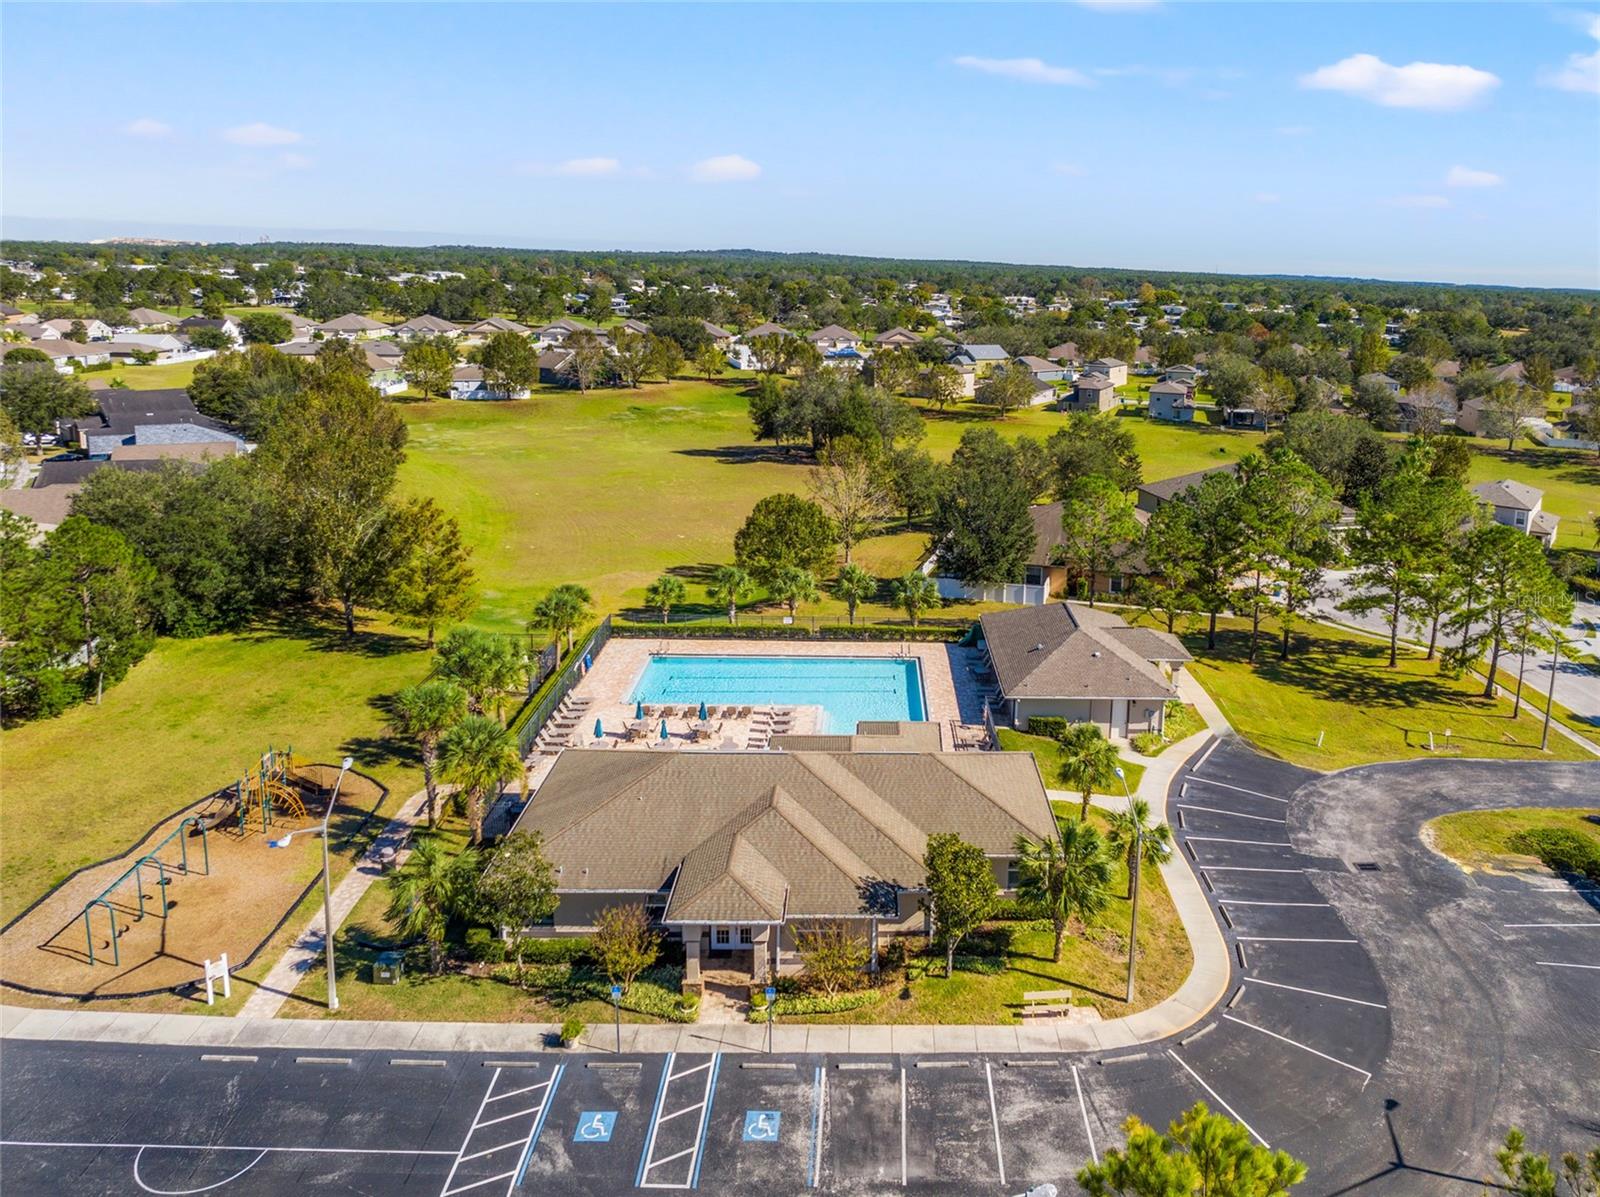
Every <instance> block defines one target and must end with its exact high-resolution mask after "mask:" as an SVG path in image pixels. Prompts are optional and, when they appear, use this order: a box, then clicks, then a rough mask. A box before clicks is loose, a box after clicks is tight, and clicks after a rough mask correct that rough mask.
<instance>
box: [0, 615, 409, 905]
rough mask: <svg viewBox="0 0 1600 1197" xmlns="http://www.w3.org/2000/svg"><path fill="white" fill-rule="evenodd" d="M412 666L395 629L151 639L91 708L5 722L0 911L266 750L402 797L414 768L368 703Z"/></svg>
mask: <svg viewBox="0 0 1600 1197" xmlns="http://www.w3.org/2000/svg"><path fill="white" fill-rule="evenodd" d="M425 669H426V657H425V655H424V651H423V649H422V646H421V642H420V641H417V640H413V639H411V638H409V637H398V636H388V635H381V634H376V633H368V634H363V635H361V636H359V637H358V638H357V640H356V642H355V645H354V647H346V645H345V642H344V640H343V638H342V636H340V635H338V634H336V633H333V632H330V631H328V630H326V629H325V628H323V627H322V626H320V625H317V624H313V623H306V622H298V621H285V622H281V623H276V624H273V625H269V626H263V627H261V628H260V629H258V630H256V631H253V632H250V633H246V634H242V635H237V636H210V637H205V638H202V639H197V640H163V641H161V642H160V643H159V644H158V646H157V647H156V649H155V651H154V652H152V653H151V654H150V655H149V656H148V657H146V658H145V659H144V661H142V662H141V663H140V664H139V665H137V666H136V667H135V668H134V669H133V671H132V672H131V673H130V674H129V676H128V677H127V679H126V680H124V681H123V682H122V683H121V684H120V685H117V686H114V687H111V688H109V689H107V690H106V693H105V701H104V703H103V705H101V706H99V707H96V706H92V705H84V706H79V707H75V708H74V709H72V710H70V711H68V712H67V713H66V714H64V715H62V716H60V717H59V718H56V719H47V720H43V721H40V722H37V723H30V724H27V725H25V726H22V727H18V728H13V729H10V730H8V731H7V732H6V733H5V801H4V802H3V803H0V841H3V842H4V844H5V852H4V855H3V857H0V918H5V919H9V918H10V917H11V916H13V915H15V914H16V913H17V912H18V911H19V910H21V909H22V907H23V906H24V905H26V904H27V903H28V902H30V901H32V900H33V899H34V898H35V897H37V896H38V895H39V894H41V893H43V892H44V891H45V890H46V889H48V888H50V887H51V886H52V885H54V884H55V883H56V882H57V881H59V880H60V879H61V878H62V877H63V876H65V875H66V874H67V873H68V872H70V871H71V870H73V869H75V868H77V867H79V866H80V865H84V864H88V863H90V862H92V861H96V860H100V859H102V858H104V857H107V856H112V855H115V854H116V853H118V852H120V851H122V850H123V849H125V848H126V847H127V846H128V845H130V844H131V843H133V842H134V840H136V839H137V838H138V837H139V836H140V835H141V834H143V832H144V831H145V829H146V828H148V827H149V826H150V825H152V824H153V823H155V822H156V821H157V820H159V819H160V818H161V817H162V816H164V815H166V814H168V813H169V812H171V811H174V810H176V809H178V808H179V807H181V806H185V805H187V804H188V803H190V802H192V801H194V800H195V799H197V798H199V797H202V796H203V795H205V794H207V793H210V792H211V791H212V790H215V789H217V788H218V787H220V786H223V785H226V784H228V783H230V782H231V781H235V780H237V779H238V777H239V775H240V774H241V773H242V772H244V770H245V769H247V768H250V767H252V766H253V765H254V764H255V762H256V758H257V757H258V756H259V755H260V754H261V753H262V752H264V751H265V750H266V749H267V747H268V746H269V745H276V746H279V747H285V746H292V747H293V749H294V751H295V753H296V755H299V756H306V757H310V758H312V759H315V760H319V761H336V760H338V759H339V758H340V757H341V756H343V755H344V754H345V753H349V754H351V755H353V756H354V757H355V759H356V762H357V768H359V769H361V770H363V771H364V772H368V773H370V774H371V775H372V776H374V777H376V778H377V779H378V780H379V781H380V782H382V783H383V784H385V785H387V786H388V787H389V788H390V791H391V794H390V798H389V802H390V805H391V806H392V805H394V804H395V803H396V802H398V801H399V800H400V799H403V798H405V797H408V796H409V795H410V794H412V793H413V792H415V791H416V790H417V789H418V788H420V786H421V781H420V774H419V772H418V770H417V769H416V767H415V766H414V765H413V764H412V761H411V759H410V756H409V750H407V749H405V748H404V747H402V746H400V745H397V744H396V743H395V742H393V741H392V740H390V739H388V738H387V737H386V736H385V735H384V732H383V724H384V716H383V714H382V712H381V710H380V709H379V708H378V706H377V705H375V699H378V698H379V697H380V696H382V695H385V694H387V693H390V692H392V691H393V690H395V689H396V688H398V687H399V686H402V685H405V684H407V683H409V682H411V681H414V680H416V679H417V678H419V677H421V676H422V674H423V672H424V671H425Z"/></svg>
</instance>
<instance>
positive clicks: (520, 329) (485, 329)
mask: <svg viewBox="0 0 1600 1197" xmlns="http://www.w3.org/2000/svg"><path fill="white" fill-rule="evenodd" d="M557 323H558V324H559V323H566V324H572V321H570V320H568V321H557ZM572 327H573V328H582V327H583V326H582V325H581V324H572ZM462 331H463V332H469V333H497V332H513V333H527V332H528V331H529V329H528V326H527V325H526V324H518V323H517V322H516V321H515V320H507V319H506V318H505V317H504V316H489V317H487V318H486V319H483V320H479V321H477V322H476V323H473V324H469V325H467V326H466V328H464V329H462Z"/></svg>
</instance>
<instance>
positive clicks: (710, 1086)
mask: <svg viewBox="0 0 1600 1197" xmlns="http://www.w3.org/2000/svg"><path fill="white" fill-rule="evenodd" d="M676 1057H677V1053H675V1052H669V1053H668V1054H667V1063H666V1067H665V1068H664V1069H663V1070H662V1074H661V1088H660V1090H659V1091H658V1092H657V1094H656V1108H655V1111H654V1113H653V1114H652V1116H651V1119H650V1135H649V1138H648V1139H647V1140H646V1141H645V1149H644V1156H643V1158H642V1159H641V1160H640V1163H639V1175H638V1179H637V1181H636V1182H635V1183H636V1185H637V1187H638V1188H641V1189H692V1188H694V1187H695V1184H696V1182H697V1181H698V1180H699V1176H700V1162H701V1157H702V1155H703V1154H704V1152H705V1143H706V1125H707V1120H708V1119H709V1118H710V1116H711V1103H712V1100H713V1099H714V1097H715V1095H716V1091H717V1074H718V1072H720V1071H721V1064H722V1054H721V1053H720V1052H718V1053H716V1054H714V1055H713V1056H712V1057H711V1059H709V1060H707V1061H706V1062H705V1063H704V1064H696V1065H695V1066H694V1067H693V1068H685V1069H683V1070H681V1071H679V1072H673V1071H672V1062H673V1060H674V1059H676ZM701 1072H703V1073H705V1074H706V1081H705V1088H704V1089H703V1090H700V1091H699V1092H698V1093H697V1094H696V1096H697V1097H698V1099H699V1100H697V1101H693V1102H691V1103H690V1104H688V1105H685V1106H679V1107H678V1108H676V1109H674V1110H672V1111H671V1112H670V1113H666V1114H663V1113H662V1112H661V1111H662V1108H663V1106H665V1105H666V1102H667V1100H668V1098H669V1096H670V1094H671V1091H672V1083H673V1082H674V1081H682V1080H684V1079H685V1078H687V1077H692V1076H694V1075H696V1074H697V1073H701ZM694 1113H698V1114H699V1115H700V1117H699V1121H698V1122H697V1123H696V1125H695V1129H694V1138H693V1140H692V1142H691V1143H690V1144H689V1146H688V1147H685V1148H684V1149H683V1150H681V1151H675V1152H673V1153H672V1154H671V1155H667V1156H662V1157H661V1158H659V1159H657V1158H656V1155H655V1150H656V1137H657V1132H658V1131H659V1130H660V1129H661V1126H662V1125H663V1124H664V1123H667V1122H671V1121H672V1120H673V1119H674V1118H677V1117H679V1116H680V1115H683V1114H694ZM685 1157H688V1158H689V1168H688V1173H687V1175H686V1177H685V1178H684V1180H683V1181H681V1182H679V1181H657V1180H651V1179H650V1173H651V1172H653V1171H655V1170H656V1169H657V1168H660V1167H662V1166H663V1165H665V1164H670V1163H673V1162H674V1161H676V1160H681V1159H684V1158H685Z"/></svg>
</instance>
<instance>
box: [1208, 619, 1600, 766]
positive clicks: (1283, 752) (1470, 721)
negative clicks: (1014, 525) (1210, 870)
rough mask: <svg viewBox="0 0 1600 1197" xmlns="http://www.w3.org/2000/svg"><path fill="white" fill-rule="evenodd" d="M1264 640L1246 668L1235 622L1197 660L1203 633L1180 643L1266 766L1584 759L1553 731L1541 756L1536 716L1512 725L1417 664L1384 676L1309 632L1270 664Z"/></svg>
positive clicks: (1330, 638)
mask: <svg viewBox="0 0 1600 1197" xmlns="http://www.w3.org/2000/svg"><path fill="white" fill-rule="evenodd" d="M1271 637H1272V631H1271V630H1270V628H1269V631H1268V632H1267V636H1266V637H1265V638H1264V643H1263V645H1262V649H1261V652H1260V654H1259V656H1258V660H1257V663H1256V664H1255V665H1254V666H1252V665H1251V664H1250V663H1249V661H1248V659H1247V650H1248V639H1249V633H1248V629H1247V627H1246V626H1245V625H1243V621H1240V620H1231V619H1230V620H1225V621H1223V622H1222V623H1221V624H1219V630H1218V632H1217V647H1216V649H1215V650H1207V649H1206V647H1205V633H1204V631H1203V630H1201V631H1195V632H1191V633H1189V634H1187V635H1185V636H1184V638H1183V639H1184V644H1185V645H1186V646H1187V647H1188V649H1189V651H1190V652H1192V653H1194V654H1195V657H1196V660H1195V661H1194V663H1193V664H1192V665H1190V666H1189V670H1190V673H1191V674H1192V676H1193V677H1194V678H1195V680H1196V681H1198V682H1199V683H1200V684H1201V685H1202V686H1204V687H1205V689H1206V690H1207V692H1208V693H1210V695H1211V697H1212V698H1213V699H1215V700H1216V703H1217V705H1218V706H1219V707H1221V708H1222V713H1223V714H1224V715H1225V716H1226V717H1227V719H1228V722H1229V723H1231V724H1232V725H1233V727H1234V729H1235V730H1236V731H1238V732H1239V734H1240V735H1242V736H1244V737H1245V738H1246V739H1247V740H1249V741H1250V742H1251V743H1252V744H1254V745H1255V746H1256V747H1257V748H1259V749H1260V750H1261V751H1263V752H1266V753H1269V754H1271V755H1273V756H1277V757H1281V758H1283V759H1284V760H1287V761H1293V762H1294V763H1295V764H1297V765H1306V766H1308V767H1310V768H1313V769H1343V768H1347V767H1349V766H1351V765H1366V764H1372V763H1374V762H1377V761H1392V760H1410V759H1421V758H1425V757H1430V756H1439V755H1444V756H1451V757H1463V756H1464V757H1494V758H1505V759H1512V760H1551V759H1557V760H1592V759H1593V757H1592V755H1591V754H1590V753H1588V752H1586V751H1585V750H1584V749H1583V748H1582V747H1581V746H1580V745H1577V744H1574V743H1573V742H1572V741H1570V740H1568V739H1567V738H1566V737H1565V736H1563V735H1561V734H1560V733H1559V732H1557V731H1554V730H1552V732H1551V733H1550V751H1549V752H1548V753H1541V752H1540V751H1539V737H1540V730H1541V727H1540V724H1541V720H1540V717H1539V715H1538V713H1537V712H1535V711H1533V710H1531V709H1529V708H1527V707H1526V706H1524V709H1523V711H1522V714H1521V715H1519V716H1518V717H1517V718H1516V719H1512V718H1511V703H1510V702H1508V701H1507V700H1505V699H1503V698H1491V699H1485V698H1481V697H1479V694H1480V692H1481V690H1482V683H1481V682H1474V681H1473V680H1471V679H1462V680H1459V681H1452V680H1451V679H1450V678H1447V677H1444V676H1442V675H1440V674H1439V672H1438V665H1437V662H1434V661H1425V660H1423V658H1422V655H1421V654H1420V653H1413V652H1407V651H1405V650H1404V649H1402V651H1401V655H1400V660H1399V664H1398V665H1397V666H1396V668H1394V669H1390V668H1389V667H1388V646H1387V644H1384V643H1382V642H1380V641H1377V640H1373V639H1370V638H1368V637H1365V636H1357V635H1354V634H1351V633H1348V632H1345V631H1343V630H1341V629H1337V628H1329V627H1325V626H1321V625H1317V626H1315V627H1312V628H1309V629H1306V630H1305V631H1303V632H1299V633H1297V634H1296V638H1295V645H1294V650H1293V652H1292V653H1291V654H1290V657H1289V659H1288V660H1287V661H1280V660H1279V659H1278V656H1277V648H1276V644H1275V643H1274V642H1273V640H1272V639H1271ZM1447 731H1448V732H1449V733H1450V736H1449V738H1448V740H1447V739H1446V737H1445V733H1446V732H1447ZM1430 732H1431V733H1432V734H1433V737H1434V748H1433V749H1432V750H1431V751H1430V749H1429V746H1428V736H1429V733H1430ZM1319 733H1325V735H1324V737H1323V742H1322V745H1321V747H1318V745H1317V737H1318V734H1319Z"/></svg>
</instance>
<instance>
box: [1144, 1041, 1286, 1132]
mask: <svg viewBox="0 0 1600 1197" xmlns="http://www.w3.org/2000/svg"><path fill="white" fill-rule="evenodd" d="M1167 1055H1169V1056H1171V1057H1172V1058H1173V1059H1174V1060H1176V1061H1177V1062H1178V1067H1180V1068H1182V1069H1183V1070H1184V1071H1185V1072H1187V1073H1188V1074H1189V1075H1190V1076H1192V1077H1193V1078H1194V1081H1195V1084H1197V1085H1199V1086H1200V1087H1201V1088H1202V1089H1204V1090H1205V1091H1206V1092H1207V1093H1208V1094H1210V1096H1211V1100H1212V1101H1214V1102H1216V1103H1217V1104H1218V1105H1219V1106H1221V1107H1222V1108H1223V1109H1224V1110H1226V1111H1228V1117H1230V1118H1232V1119H1233V1120H1234V1121H1235V1122H1237V1123H1238V1124H1239V1125H1240V1126H1242V1127H1244V1129H1245V1130H1247V1131H1249V1132H1250V1136H1251V1138H1253V1139H1254V1140H1255V1141H1256V1142H1257V1143H1259V1144H1261V1146H1263V1147H1266V1148H1267V1149H1268V1150H1269V1151H1270V1150H1271V1147H1270V1146H1269V1145H1268V1143H1267V1141H1266V1140H1265V1139H1263V1138H1262V1137H1261V1136H1260V1135H1258V1134H1256V1128H1255V1127H1253V1126H1251V1125H1250V1124H1249V1123H1248V1122H1246V1121H1245V1120H1244V1119H1243V1118H1241V1117H1239V1113H1238V1111H1237V1110H1235V1109H1234V1108H1233V1107H1232V1106H1230V1105H1229V1104H1228V1103H1227V1102H1225V1101H1223V1100H1222V1097H1221V1096H1220V1095H1219V1094H1218V1093H1217V1091H1216V1090H1215V1089H1213V1088H1212V1087H1211V1086H1210V1085H1208V1084H1206V1083H1205V1081H1203V1080H1201V1079H1200V1074H1199V1073H1198V1072H1196V1071H1195V1070H1194V1069H1192V1068H1190V1067H1189V1065H1188V1064H1186V1063H1185V1062H1184V1059H1183V1057H1182V1056H1180V1055H1179V1054H1178V1053H1177V1052H1175V1051H1173V1050H1172V1049H1171V1048H1170V1047H1169V1048H1168V1049H1167Z"/></svg>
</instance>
